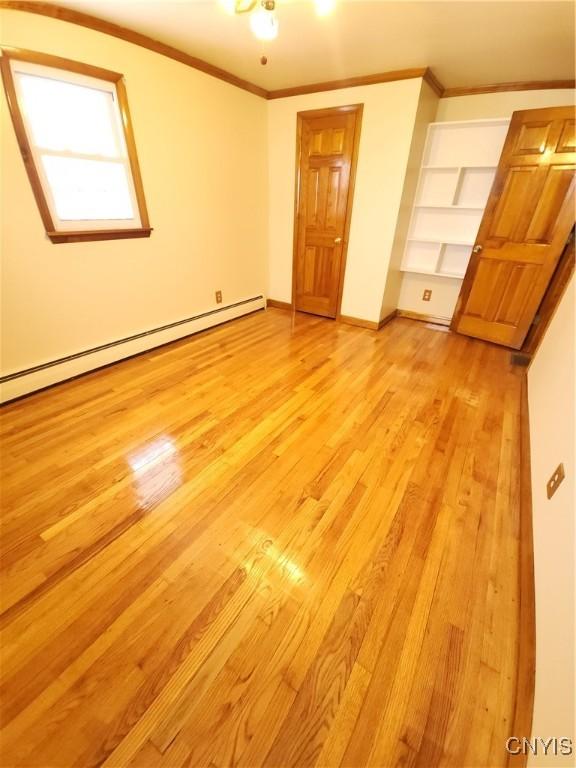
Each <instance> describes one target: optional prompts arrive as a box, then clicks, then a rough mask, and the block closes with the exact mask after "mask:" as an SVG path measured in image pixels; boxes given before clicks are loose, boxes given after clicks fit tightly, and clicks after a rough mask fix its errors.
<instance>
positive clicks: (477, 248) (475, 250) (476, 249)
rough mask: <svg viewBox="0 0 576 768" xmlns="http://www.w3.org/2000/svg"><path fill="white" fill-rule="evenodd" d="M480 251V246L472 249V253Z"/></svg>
mask: <svg viewBox="0 0 576 768" xmlns="http://www.w3.org/2000/svg"><path fill="white" fill-rule="evenodd" d="M481 251H482V246H481V245H475V246H474V248H472V253H480V252H481Z"/></svg>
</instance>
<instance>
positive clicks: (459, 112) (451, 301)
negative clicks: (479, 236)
mask: <svg viewBox="0 0 576 768" xmlns="http://www.w3.org/2000/svg"><path fill="white" fill-rule="evenodd" d="M575 93H576V92H575V91H574V90H569V89H566V90H563V89H558V90H547V91H510V92H507V93H486V94H481V95H476V96H455V97H452V98H448V99H440V100H439V101H438V110H437V112H436V116H435V117H434V118H433V120H434V121H435V122H449V121H451V120H483V119H490V118H498V117H507V118H510V117H511V116H512V112H514V111H516V110H519V109H537V108H541V107H559V106H564V105H566V104H574V103H575ZM461 284H462V281H461V280H456V279H453V278H448V277H436V276H433V275H432V276H427V275H416V274H409V273H405V274H404V275H403V278H402V287H401V290H400V297H399V300H398V306H399V307H400V309H406V310H409V311H411V312H419V313H421V314H433V315H437V316H440V317H444V318H451V317H452V314H453V312H454V307H455V306H456V301H457V299H458V294H459V293H460V286H461ZM425 288H430V289H432V300H431V301H429V302H425V301H422V292H423V290H424V289H425Z"/></svg>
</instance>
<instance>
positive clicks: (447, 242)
mask: <svg viewBox="0 0 576 768" xmlns="http://www.w3.org/2000/svg"><path fill="white" fill-rule="evenodd" d="M408 242H409V243H436V244H438V245H468V246H470V248H471V247H472V246H473V245H474V241H473V240H471V241H470V240H450V239H449V238H447V237H409V238H408Z"/></svg>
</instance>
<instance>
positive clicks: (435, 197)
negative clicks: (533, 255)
mask: <svg viewBox="0 0 576 768" xmlns="http://www.w3.org/2000/svg"><path fill="white" fill-rule="evenodd" d="M509 122H510V121H509V120H506V119H504V120H470V121H468V120H467V121H462V122H446V123H431V124H430V125H429V126H428V134H427V138H426V146H425V148H424V155H423V158H422V166H421V169H420V176H419V180H418V189H417V192H416V200H415V203H414V207H413V209H412V217H411V220H410V229H409V234H408V239H407V242H406V249H405V252H404V258H403V261H402V271H403V272H415V273H417V274H422V275H436V276H438V277H450V278H460V279H461V278H463V277H464V274H465V273H466V267H467V266H468V261H469V259H470V254H471V252H472V246H473V245H474V240H475V238H476V234H477V232H478V227H479V226H480V221H481V220H482V214H483V213H484V208H485V207H486V202H487V200H488V195H489V193H490V188H491V186H492V182H493V180H494V174H495V173H496V168H497V166H498V161H499V159H500V153H501V152H502V146H503V144H504V140H505V138H506V133H507V131H508V124H509Z"/></svg>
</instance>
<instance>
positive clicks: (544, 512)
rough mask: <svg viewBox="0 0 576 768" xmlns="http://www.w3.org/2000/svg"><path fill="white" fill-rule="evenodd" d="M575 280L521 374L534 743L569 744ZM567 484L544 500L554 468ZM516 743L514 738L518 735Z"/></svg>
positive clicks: (554, 761)
mask: <svg viewBox="0 0 576 768" xmlns="http://www.w3.org/2000/svg"><path fill="white" fill-rule="evenodd" d="M575 299H576V280H575V279H574V278H572V281H571V283H570V285H569V286H568V288H567V290H566V293H565V294H564V297H563V298H562V301H561V302H560V305H559V306H558V308H557V310H556V313H555V315H554V317H553V319H552V322H551V323H550V325H549V327H548V330H547V332H546V336H545V337H544V340H543V341H542V344H541V346H540V348H539V349H538V351H537V353H536V356H535V358H534V360H533V362H532V364H531V366H530V368H529V370H528V406H529V419H530V454H531V470H532V514H533V524H534V571H535V584H536V692H535V702H534V723H533V728H532V734H533V736H542V737H548V736H569V737H571V738H572V740H573V742H574V743H575V747H576V739H575V728H574V723H575V722H576V720H575V716H576V712H575V707H574V695H575V693H574V691H575V687H574V683H575V679H574V675H575V665H574V649H575V647H576V636H575V633H574V610H575V608H574V599H575V593H574V577H575V570H574V551H575V541H574V535H575V527H574V513H575V506H576V505H575V495H576V484H575V482H574V471H575V465H576V455H575V440H576V437H575V433H576V410H575V407H574V399H575V394H576V391H575V390H576V383H575V357H576V337H575V328H576V314H575V311H576V310H575ZM561 462H562V463H563V464H564V468H565V471H566V478H565V480H564V481H563V482H562V484H561V485H560V486H559V487H558V490H557V491H556V493H555V494H554V496H553V497H552V498H551V499H548V498H547V497H546V483H547V481H548V478H549V477H550V476H551V475H552V473H553V472H554V470H555V469H556V467H557V466H558V464H560V463H561ZM518 735H521V734H518ZM530 764H531V765H533V766H545V765H558V766H560V765H566V766H568V765H570V766H573V765H574V764H575V763H574V755H572V757H566V758H563V759H562V758H559V757H556V758H554V757H549V758H544V757H538V758H531V760H530Z"/></svg>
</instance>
